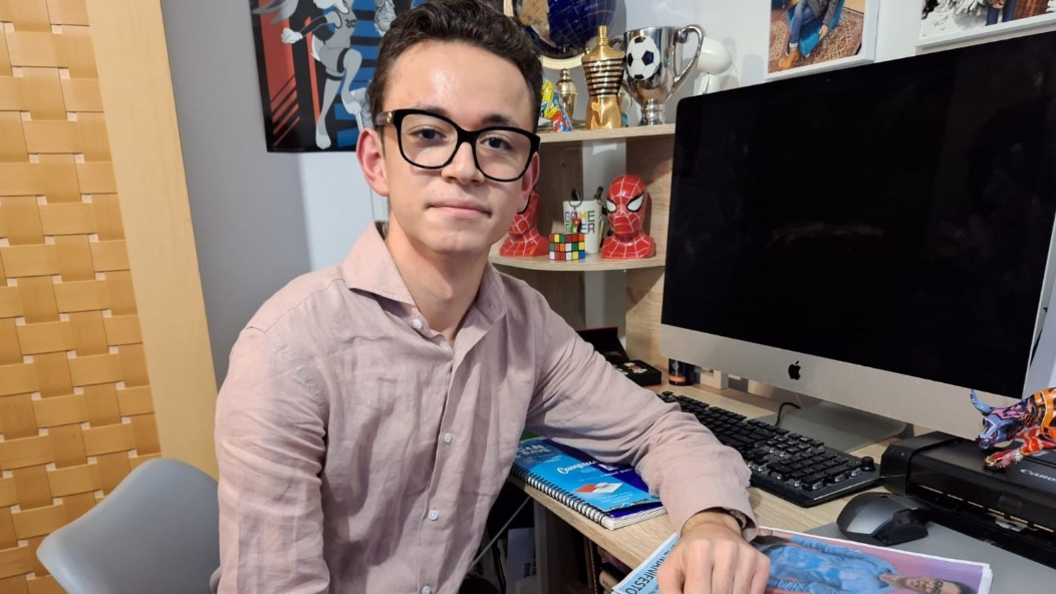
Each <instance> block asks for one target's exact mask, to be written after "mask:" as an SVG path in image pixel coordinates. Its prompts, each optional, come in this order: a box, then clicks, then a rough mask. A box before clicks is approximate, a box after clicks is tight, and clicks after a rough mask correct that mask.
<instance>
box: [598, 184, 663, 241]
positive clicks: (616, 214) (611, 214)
mask: <svg viewBox="0 0 1056 594" xmlns="http://www.w3.org/2000/svg"><path fill="white" fill-rule="evenodd" d="M648 205H649V193H648V192H647V191H646V189H645V182H643V181H642V179H641V178H640V177H638V176H636V175H621V176H620V177H617V178H616V179H615V180H613V182H612V184H611V185H610V186H609V195H608V197H607V198H606V199H605V212H606V213H607V215H608V218H609V225H610V226H611V227H612V235H611V236H610V237H608V238H607V239H606V240H605V245H603V246H602V247H601V257H602V258H604V259H607V260H631V259H635V258H649V257H651V256H653V255H655V254H656V242H655V241H653V238H652V237H649V236H648V235H646V234H645V231H643V230H642V226H643V225H644V223H645V212H646V207H647V206H648Z"/></svg>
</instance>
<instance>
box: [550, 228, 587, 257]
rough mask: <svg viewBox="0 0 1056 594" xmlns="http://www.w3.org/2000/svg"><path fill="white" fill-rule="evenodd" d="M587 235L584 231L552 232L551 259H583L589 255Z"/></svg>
mask: <svg viewBox="0 0 1056 594" xmlns="http://www.w3.org/2000/svg"><path fill="white" fill-rule="evenodd" d="M586 246H587V244H586V237H585V236H584V234H583V233H551V234H550V259H551V260H561V261H564V260H583V259H585V258H586V257H587V251H586V250H587V247H586Z"/></svg>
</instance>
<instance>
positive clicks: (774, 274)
mask: <svg viewBox="0 0 1056 594" xmlns="http://www.w3.org/2000/svg"><path fill="white" fill-rule="evenodd" d="M1054 125H1056V34H1044V35H1035V36H1029V37H1023V38H1019V39H1013V40H1007V41H1001V42H993V43H987V44H984V45H979V46H975V47H970V48H963V49H956V50H950V51H946V52H941V53H937V54H932V55H925V56H917V57H913V58H906V59H902V60H897V61H891V62H883V63H878V64H872V65H869V66H864V67H857V68H853V69H848V70H842V71H837V72H830V73H824V74H815V75H813V76H807V77H801V78H797V79H789V80H782V81H777V82H773V83H768V84H765V85H758V86H754V87H745V88H741V89H734V90H731V91H725V92H722V93H718V94H715V95H707V96H702V97H691V98H687V99H684V100H683V101H682V102H681V103H680V104H679V108H678V120H677V126H676V132H675V158H674V164H673V168H674V171H673V176H672V197H671V213H670V224H669V232H668V233H669V234H668V247H667V268H666V277H665V284H664V301H663V316H662V319H663V323H664V324H667V325H671V326H677V327H681V328H687V329H691V330H697V331H701V332H706V333H709V334H715V335H719V336H724V337H729V338H734V339H739V340H743V341H747V342H751V343H758V344H763V345H767V346H772V347H777V348H781V349H787V350H791V351H794V352H797V353H806V354H810V355H815V356H821V357H825V358H831V359H836V360H839V361H845V362H848V363H854V364H858V365H864V366H867V367H873V368H878V369H883V370H886V371H893V372H896V373H901V374H905V375H909V376H913V377H920V378H926V379H930V380H934V381H939V382H943V383H948V384H952V385H956V386H965V387H971V388H975V389H980V390H984V391H987V392H992V393H995V394H1003V395H1007V396H1013V397H1016V398H1018V397H1019V396H1020V392H1021V390H1022V388H1023V383H1024V378H1025V376H1026V370H1027V365H1028V361H1029V357H1030V355H1031V352H1032V351H1031V349H1032V348H1033V342H1034V330H1035V325H1036V322H1037V315H1038V308H1039V306H1040V305H1041V303H1040V301H1041V295H1042V287H1043V284H1044V275H1045V268H1046V262H1047V257H1048V252H1049V245H1050V238H1051V234H1052V229H1053V215H1054V211H1056V183H1054V178H1056V127H1054Z"/></svg>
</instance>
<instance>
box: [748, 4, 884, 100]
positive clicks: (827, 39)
mask: <svg viewBox="0 0 1056 594" xmlns="http://www.w3.org/2000/svg"><path fill="white" fill-rule="evenodd" d="M879 8H880V0H770V52H769V56H768V59H767V79H768V80H774V79H778V78H784V77H787V76H798V75H800V74H806V73H810V72H821V71H824V70H834V69H836V68H843V67H846V66H853V65H855V64H863V63H868V62H872V61H873V57H874V56H875V52H876V25H877V21H878V20H879V16H878V12H879Z"/></svg>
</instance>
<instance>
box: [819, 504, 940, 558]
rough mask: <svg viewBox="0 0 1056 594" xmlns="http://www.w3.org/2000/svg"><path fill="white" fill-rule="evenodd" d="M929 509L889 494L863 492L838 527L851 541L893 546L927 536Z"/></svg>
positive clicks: (841, 515) (844, 510)
mask: <svg viewBox="0 0 1056 594" xmlns="http://www.w3.org/2000/svg"><path fill="white" fill-rule="evenodd" d="M926 511H927V510H926V508H925V507H923V506H922V505H920V504H918V503H916V502H914V501H913V500H911V499H906V498H905V497H899V496H897V495H892V494H890V493H877V492H869V493H861V494H860V495H856V496H855V497H854V498H853V499H851V500H850V501H849V502H847V505H845V506H844V508H843V511H841V512H840V517H839V518H837V519H836V525H837V526H839V528H840V532H842V533H843V534H844V535H845V536H846V537H847V538H848V539H850V540H853V541H856V542H861V543H865V544H871V545H880V546H890V545H896V544H900V543H903V542H909V541H911V540H916V539H918V538H924V537H925V536H927V535H928V529H927V527H926V526H925V522H926V521H927V518H926Z"/></svg>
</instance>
